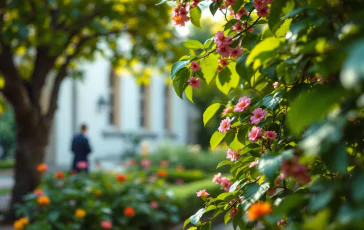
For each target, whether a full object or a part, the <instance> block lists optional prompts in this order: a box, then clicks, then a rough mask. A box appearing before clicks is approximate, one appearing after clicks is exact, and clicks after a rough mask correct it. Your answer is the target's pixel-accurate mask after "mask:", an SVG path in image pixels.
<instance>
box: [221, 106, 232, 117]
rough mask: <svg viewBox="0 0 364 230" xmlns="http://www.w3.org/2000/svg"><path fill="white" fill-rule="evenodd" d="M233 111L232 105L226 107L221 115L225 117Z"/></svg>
mask: <svg viewBox="0 0 364 230" xmlns="http://www.w3.org/2000/svg"><path fill="white" fill-rule="evenodd" d="M230 112H231V107H226V108H225V109H224V111H223V112H222V114H221V116H223V117H225V116H226V115H228V114H229V113H230Z"/></svg>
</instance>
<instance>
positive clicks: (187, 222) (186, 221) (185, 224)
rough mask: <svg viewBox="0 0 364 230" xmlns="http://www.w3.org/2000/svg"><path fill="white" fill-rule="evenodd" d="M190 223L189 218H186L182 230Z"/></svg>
mask: <svg viewBox="0 0 364 230" xmlns="http://www.w3.org/2000/svg"><path fill="white" fill-rule="evenodd" d="M190 222H191V220H190V218H188V219H187V220H185V222H184V223H183V228H182V229H185V227H186V226H187V224H189V223H190Z"/></svg>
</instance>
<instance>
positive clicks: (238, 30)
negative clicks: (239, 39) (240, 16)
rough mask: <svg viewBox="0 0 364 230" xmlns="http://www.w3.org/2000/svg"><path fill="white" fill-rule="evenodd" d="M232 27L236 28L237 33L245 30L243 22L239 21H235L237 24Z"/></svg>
mask: <svg viewBox="0 0 364 230" xmlns="http://www.w3.org/2000/svg"><path fill="white" fill-rule="evenodd" d="M231 29H233V30H235V31H236V32H237V33H240V32H241V31H243V29H244V27H243V25H242V24H241V22H240V21H239V22H237V23H235V25H234V26H233V27H231Z"/></svg>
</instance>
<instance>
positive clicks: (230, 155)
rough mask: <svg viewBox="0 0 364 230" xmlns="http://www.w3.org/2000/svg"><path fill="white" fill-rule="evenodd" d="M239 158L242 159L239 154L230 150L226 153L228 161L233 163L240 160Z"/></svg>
mask: <svg viewBox="0 0 364 230" xmlns="http://www.w3.org/2000/svg"><path fill="white" fill-rule="evenodd" d="M239 157H240V155H239V153H238V152H235V151H234V150H232V149H230V148H229V149H228V150H227V152H226V159H230V160H231V161H236V160H238V159H239Z"/></svg>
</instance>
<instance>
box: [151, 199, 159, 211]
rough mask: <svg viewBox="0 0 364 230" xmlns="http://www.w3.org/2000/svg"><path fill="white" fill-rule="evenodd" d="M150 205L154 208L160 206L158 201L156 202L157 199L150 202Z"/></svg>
mask: <svg viewBox="0 0 364 230" xmlns="http://www.w3.org/2000/svg"><path fill="white" fill-rule="evenodd" d="M149 205H150V207H151V208H152V209H157V208H158V206H159V205H158V202H156V201H152V202H150V203H149Z"/></svg>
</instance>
